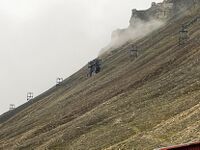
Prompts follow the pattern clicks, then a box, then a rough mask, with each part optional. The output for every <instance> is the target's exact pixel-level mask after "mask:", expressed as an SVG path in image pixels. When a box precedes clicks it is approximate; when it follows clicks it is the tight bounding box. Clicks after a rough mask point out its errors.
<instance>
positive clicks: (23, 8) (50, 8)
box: [0, 0, 161, 114]
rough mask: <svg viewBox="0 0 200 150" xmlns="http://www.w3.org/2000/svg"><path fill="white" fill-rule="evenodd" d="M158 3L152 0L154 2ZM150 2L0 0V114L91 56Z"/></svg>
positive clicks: (83, 62) (43, 88) (64, 75)
mask: <svg viewBox="0 0 200 150" xmlns="http://www.w3.org/2000/svg"><path fill="white" fill-rule="evenodd" d="M159 1H161V0H157V1H156V2H159ZM151 2H152V0H0V69H1V72H0V83H1V84H0V114H1V113H3V112H5V111H7V110H8V108H9V104H15V105H16V106H19V105H21V104H23V103H25V102H26V94H27V92H29V91H31V92H34V96H37V95H38V94H40V93H41V92H43V91H45V90H46V89H48V88H50V87H51V86H53V85H54V84H55V80H56V78H57V77H63V78H67V77H68V76H70V75H71V74H73V73H74V72H75V71H77V70H78V69H80V68H81V67H82V66H84V65H85V64H86V63H87V62H88V61H89V60H91V59H93V58H95V57H96V56H97V55H98V53H99V51H100V49H101V48H103V47H105V46H106V45H107V44H108V43H109V41H110V35H111V32H112V31H113V30H115V29H117V28H125V27H127V26H128V22H129V19H130V16H131V10H132V9H133V8H137V9H145V8H148V7H150V5H151Z"/></svg>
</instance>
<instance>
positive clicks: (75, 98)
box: [0, 9, 200, 150]
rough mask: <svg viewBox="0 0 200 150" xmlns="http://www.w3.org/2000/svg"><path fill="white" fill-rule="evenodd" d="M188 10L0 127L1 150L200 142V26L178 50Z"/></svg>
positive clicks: (102, 149) (107, 149) (114, 149)
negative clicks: (132, 49) (135, 48)
mask: <svg viewBox="0 0 200 150" xmlns="http://www.w3.org/2000/svg"><path fill="white" fill-rule="evenodd" d="M199 12H200V11H199V9H198V10H195V9H194V10H192V11H191V10H190V11H188V12H186V14H185V16H183V17H180V18H179V19H176V18H174V19H172V20H170V21H169V22H167V23H166V25H165V26H163V27H162V28H161V29H159V30H157V31H155V32H153V33H152V34H150V35H148V36H146V37H145V38H143V39H141V40H139V41H137V44H138V45H139V46H140V49H141V50H140V55H139V57H138V58H137V59H135V60H133V61H130V58H129V55H128V49H127V47H128V45H124V46H122V47H120V48H118V49H116V50H115V51H113V52H112V53H111V54H109V55H105V56H103V70H102V72H101V73H99V74H97V75H96V76H94V77H92V78H87V77H86V69H87V68H86V67H84V68H82V69H81V70H80V71H78V72H77V73H76V74H74V75H73V76H71V77H70V78H69V79H67V80H66V81H65V82H64V83H63V84H62V86H59V87H54V88H53V90H50V91H48V92H47V93H46V94H44V95H42V96H40V97H38V98H37V100H35V101H34V102H32V103H31V104H29V105H27V106H26V107H23V108H21V109H20V110H19V111H18V112H17V113H16V115H10V116H8V117H6V119H4V120H1V124H0V149H2V150H4V149H5V150H11V149H21V150H30V149H36V150H43V149H52V150H55V149H65V150H119V149H120V150H132V149H136V150H143V149H147V150H150V149H153V148H157V147H163V146H168V145H173V144H180V143H185V142H192V141H200V26H199V23H196V24H194V25H193V26H192V27H191V28H190V37H191V38H190V40H189V42H188V44H186V45H183V46H178V35H179V34H178V31H179V30H180V25H181V24H182V23H184V22H186V21H189V20H190V19H192V18H193V17H195V16H198V15H200V13H199Z"/></svg>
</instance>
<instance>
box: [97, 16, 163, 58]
mask: <svg viewBox="0 0 200 150" xmlns="http://www.w3.org/2000/svg"><path fill="white" fill-rule="evenodd" d="M164 23H165V22H164V21H161V20H156V19H151V20H149V21H143V20H140V19H137V20H136V21H135V23H134V25H133V26H129V27H128V28H126V29H117V30H115V31H114V32H113V34H112V40H111V42H110V43H109V44H108V46H106V47H105V48H103V49H102V50H101V51H100V55H102V54H104V53H109V52H111V51H112V50H113V49H116V48H118V47H120V46H122V45H124V44H126V43H127V42H129V43H133V42H134V41H137V40H138V39H141V38H142V37H144V36H147V35H148V34H150V33H152V32H153V31H155V30H156V29H158V28H160V27H161V26H162V25H164Z"/></svg>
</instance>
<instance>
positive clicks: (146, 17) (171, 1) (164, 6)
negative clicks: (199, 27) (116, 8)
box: [130, 0, 200, 27]
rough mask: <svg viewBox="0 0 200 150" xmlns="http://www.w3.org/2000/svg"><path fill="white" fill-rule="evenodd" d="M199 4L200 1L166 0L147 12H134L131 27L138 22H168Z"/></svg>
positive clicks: (155, 4)
mask: <svg viewBox="0 0 200 150" xmlns="http://www.w3.org/2000/svg"><path fill="white" fill-rule="evenodd" d="M199 2H200V0H164V1H163V2H162V3H155V2H153V3H152V5H151V7H150V8H149V9H147V10H136V9H133V10H132V16H131V19H130V26H132V27H134V25H135V23H137V21H138V20H142V21H150V20H152V19H157V20H167V19H169V18H171V17H173V16H174V15H177V14H178V13H180V12H181V11H184V10H185V9H187V8H189V7H192V6H194V7H195V5H196V4H198V3H199Z"/></svg>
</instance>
